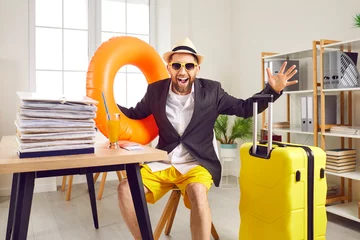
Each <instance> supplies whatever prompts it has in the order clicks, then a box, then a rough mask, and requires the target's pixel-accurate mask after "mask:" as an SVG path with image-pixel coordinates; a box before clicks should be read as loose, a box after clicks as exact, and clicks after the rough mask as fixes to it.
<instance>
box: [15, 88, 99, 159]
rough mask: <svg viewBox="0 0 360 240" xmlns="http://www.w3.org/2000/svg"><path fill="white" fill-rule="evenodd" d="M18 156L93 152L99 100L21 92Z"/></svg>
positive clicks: (17, 123) (17, 128)
mask: <svg viewBox="0 0 360 240" xmlns="http://www.w3.org/2000/svg"><path fill="white" fill-rule="evenodd" d="M18 96H19V98H20V107H19V111H18V114H17V116H16V120H15V125H16V132H17V138H16V140H17V143H18V153H19V156H20V158H22V157H40V156H55V155H56V156H57V155H68V154H83V153H93V152H94V144H95V133H96V130H95V121H94V118H95V117H96V111H97V107H96V104H97V101H95V100H93V99H91V98H88V97H81V98H79V97H63V96H61V97H56V96H46V95H44V94H37V93H18Z"/></svg>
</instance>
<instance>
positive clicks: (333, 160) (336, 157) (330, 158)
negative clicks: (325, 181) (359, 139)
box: [326, 148, 356, 173]
mask: <svg viewBox="0 0 360 240" xmlns="http://www.w3.org/2000/svg"><path fill="white" fill-rule="evenodd" d="M355 168H356V150H355V149H347V148H344V149H330V150H327V151H326V170H327V171H329V172H335V173H344V172H353V171H355Z"/></svg>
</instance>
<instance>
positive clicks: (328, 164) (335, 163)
mask: <svg viewBox="0 0 360 240" xmlns="http://www.w3.org/2000/svg"><path fill="white" fill-rule="evenodd" d="M326 165H327V166H332V167H344V166H350V165H351V166H353V165H356V162H355V161H351V162H343V163H337V162H330V161H326Z"/></svg>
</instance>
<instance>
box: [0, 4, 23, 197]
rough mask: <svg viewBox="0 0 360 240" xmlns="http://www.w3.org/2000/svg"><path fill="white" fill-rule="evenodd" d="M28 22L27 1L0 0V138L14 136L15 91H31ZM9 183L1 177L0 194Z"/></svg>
mask: <svg viewBox="0 0 360 240" xmlns="http://www.w3.org/2000/svg"><path fill="white" fill-rule="evenodd" d="M27 21H28V5H27V1H23V0H2V1H0V76H1V77H0V82H1V87H0V136H4V135H12V134H15V126H14V119H15V115H16V95H15V92H16V91H21V90H23V91H26V90H28V89H29V82H28V78H29V61H28V58H29V57H28V39H29V38H28V27H27ZM8 23H11V24H8ZM10 183H11V176H9V175H0V195H1V194H2V193H5V192H8V190H7V189H8V186H10Z"/></svg>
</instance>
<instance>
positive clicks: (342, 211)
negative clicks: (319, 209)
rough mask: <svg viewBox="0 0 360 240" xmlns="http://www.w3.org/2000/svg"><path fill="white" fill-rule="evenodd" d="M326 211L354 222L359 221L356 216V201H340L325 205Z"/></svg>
mask: <svg viewBox="0 0 360 240" xmlns="http://www.w3.org/2000/svg"><path fill="white" fill-rule="evenodd" d="M326 211H327V212H329V213H333V214H336V215H339V216H342V217H345V218H348V219H351V220H353V221H356V222H360V219H359V218H358V203H357V201H353V202H349V203H342V204H337V205H332V206H328V207H326Z"/></svg>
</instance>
